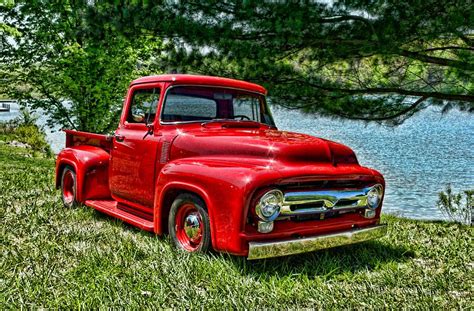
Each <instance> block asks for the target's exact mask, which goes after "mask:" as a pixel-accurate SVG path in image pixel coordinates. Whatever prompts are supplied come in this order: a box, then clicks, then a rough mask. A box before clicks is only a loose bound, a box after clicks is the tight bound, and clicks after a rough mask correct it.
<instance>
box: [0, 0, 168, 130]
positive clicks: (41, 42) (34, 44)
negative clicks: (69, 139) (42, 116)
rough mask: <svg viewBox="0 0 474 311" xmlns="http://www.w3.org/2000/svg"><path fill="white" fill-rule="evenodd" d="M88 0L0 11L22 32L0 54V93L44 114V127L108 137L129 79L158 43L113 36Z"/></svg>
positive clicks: (143, 69)
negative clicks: (54, 126) (46, 117)
mask: <svg viewBox="0 0 474 311" xmlns="http://www.w3.org/2000/svg"><path fill="white" fill-rule="evenodd" d="M101 5H103V6H107V5H106V4H96V3H95V2H90V1H61V2H49V1H17V2H15V6H14V8H10V9H6V10H3V12H2V11H0V12H1V13H2V16H3V21H4V22H5V23H6V24H8V25H9V27H14V28H15V29H17V31H18V32H19V33H20V34H21V35H20V36H19V37H18V38H13V39H12V40H10V43H9V44H8V45H7V46H6V48H5V52H2V56H1V61H2V67H0V69H3V70H2V71H3V75H4V78H3V79H2V81H0V90H2V91H3V92H4V93H6V94H8V95H9V96H11V97H12V98H16V99H18V100H20V103H21V104H23V105H25V106H28V107H30V108H32V109H38V108H41V109H42V110H43V111H44V112H45V113H46V114H47V115H48V125H50V126H52V125H60V126H63V127H67V128H74V129H78V130H84V131H93V132H108V131H110V130H112V129H113V128H114V127H116V125H117V122H118V118H119V116H120V113H121V107H122V103H123V98H124V95H125V92H126V89H127V87H128V84H129V83H130V81H131V80H132V79H134V78H136V77H138V76H141V75H144V74H148V73H149V72H150V71H152V70H154V69H156V68H157V67H156V66H155V67H152V66H151V65H150V64H151V60H152V59H153V60H154V61H155V63H156V60H157V59H158V58H159V54H160V53H161V50H162V49H163V47H164V45H163V44H162V40H161V39H160V38H156V37H152V36H145V35H135V36H132V37H125V36H120V35H118V34H117V33H116V32H115V31H114V25H112V24H110V23H102V22H100V21H97V20H95V18H94V16H95V15H94V12H95V10H96V9H98V8H100V6H101ZM0 9H3V8H0Z"/></svg>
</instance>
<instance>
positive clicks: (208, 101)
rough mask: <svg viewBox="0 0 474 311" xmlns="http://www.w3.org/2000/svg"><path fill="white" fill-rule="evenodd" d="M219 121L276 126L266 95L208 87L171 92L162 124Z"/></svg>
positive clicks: (169, 91) (164, 106) (163, 112)
mask: <svg viewBox="0 0 474 311" xmlns="http://www.w3.org/2000/svg"><path fill="white" fill-rule="evenodd" d="M215 119H225V120H238V121H255V122H260V123H264V124H267V125H270V126H274V122H273V119H272V116H271V114H270V111H269V110H268V107H267V105H266V103H265V97H264V96H263V95H260V94H255V93H251V92H246V91H242V90H234V89H228V88H220V87H204V86H177V87H173V88H171V89H169V90H168V92H167V94H166V98H165V102H164V104H163V109H162V112H161V121H163V122H165V123H166V122H202V121H211V120H215Z"/></svg>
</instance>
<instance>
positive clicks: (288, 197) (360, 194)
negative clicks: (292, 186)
mask: <svg viewBox="0 0 474 311" xmlns="http://www.w3.org/2000/svg"><path fill="white" fill-rule="evenodd" d="M377 185H378V184H377ZM377 185H374V186H371V187H366V188H363V189H356V190H319V191H294V192H286V193H285V194H284V199H283V206H282V207H281V211H280V215H281V217H285V216H293V215H307V214H313V213H324V212H327V211H331V210H342V209H352V208H363V207H367V193H368V192H369V191H370V190H371V189H372V188H374V187H376V186H377ZM341 200H349V201H351V202H348V203H347V204H344V205H339V206H336V205H337V203H338V202H339V201H341ZM312 203H313V204H317V203H319V204H321V203H322V204H323V206H322V207H308V208H298V209H297V210H291V206H292V205H306V204H308V205H310V204H312Z"/></svg>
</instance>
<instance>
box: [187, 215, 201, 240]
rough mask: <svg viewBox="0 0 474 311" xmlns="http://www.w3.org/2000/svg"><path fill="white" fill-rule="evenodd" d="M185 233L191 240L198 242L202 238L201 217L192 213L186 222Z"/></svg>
mask: <svg viewBox="0 0 474 311" xmlns="http://www.w3.org/2000/svg"><path fill="white" fill-rule="evenodd" d="M184 232H185V233H186V236H187V237H188V238H189V239H190V240H191V241H195V240H198V239H199V238H200V236H201V225H200V221H199V215H197V213H192V214H189V215H188V216H186V219H185V220H184Z"/></svg>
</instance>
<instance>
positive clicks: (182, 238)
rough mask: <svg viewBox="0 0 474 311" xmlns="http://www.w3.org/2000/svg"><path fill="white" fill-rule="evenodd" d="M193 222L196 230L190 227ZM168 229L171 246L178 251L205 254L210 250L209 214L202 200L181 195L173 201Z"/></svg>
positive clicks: (190, 195)
mask: <svg viewBox="0 0 474 311" xmlns="http://www.w3.org/2000/svg"><path fill="white" fill-rule="evenodd" d="M186 220H188V221H186ZM193 221H198V224H199V226H198V227H199V228H198V229H196V227H195V226H192V225H195V224H196V223H195V222H193ZM168 229H169V235H170V237H171V240H172V241H173V244H174V245H175V247H176V248H178V249H180V250H184V251H187V252H191V253H194V252H197V253H205V252H207V251H209V249H210V248H211V226H210V222H209V214H208V213H207V210H206V205H205V204H204V202H203V200H202V199H201V198H199V197H198V196H196V195H194V194H191V193H183V194H180V195H178V196H177V197H176V199H175V200H174V201H173V204H172V205H171V209H170V213H169V216H168ZM187 230H190V231H187ZM188 232H190V233H188Z"/></svg>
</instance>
